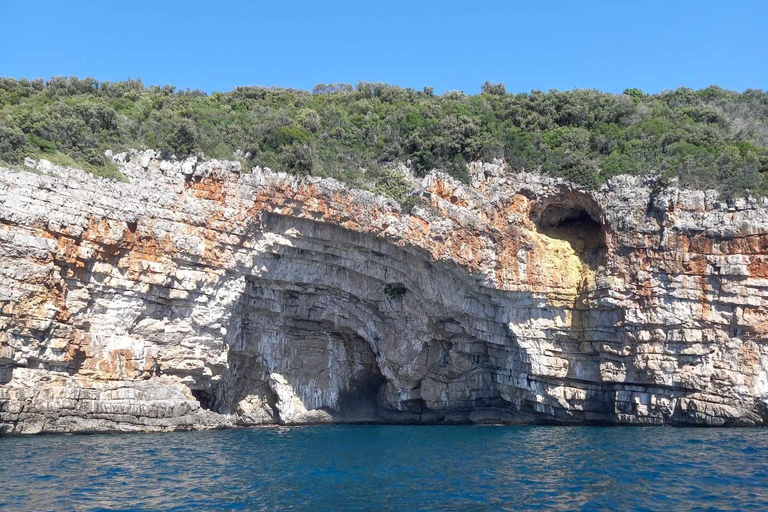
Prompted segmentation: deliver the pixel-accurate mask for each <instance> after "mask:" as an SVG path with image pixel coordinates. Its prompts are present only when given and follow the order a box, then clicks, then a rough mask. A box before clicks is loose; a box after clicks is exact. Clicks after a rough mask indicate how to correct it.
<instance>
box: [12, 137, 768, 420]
mask: <svg viewBox="0 0 768 512" xmlns="http://www.w3.org/2000/svg"><path fill="white" fill-rule="evenodd" d="M114 159H115V161H116V162H117V163H118V164H119V165H120V166H121V169H122V172H123V174H124V175H125V176H126V177H127V178H128V181H129V182H128V183H119V182H115V181H107V180H100V179H96V178H94V177H92V176H90V175H88V174H87V173H85V172H83V171H79V170H74V169H68V168H61V167H56V166H52V165H50V164H49V163H47V162H45V161H41V162H38V163H36V164H35V165H36V166H35V167H34V168H31V169H25V170H11V169H4V168H0V275H1V278H0V431H1V432H5V433H36V432H74V431H118V430H119V431H130V430H140V431H148V430H177V429H191V428H219V427H226V426H234V425H258V424H269V423H282V424H299V423H315V422H334V421H337V422H357V421H391V422H426V423H436V422H442V423H453V422H459V423H464V422H475V423H489V422H491V423H499V422H501V423H518V422H558V423H573V422H575V423H580V422H598V423H636V424H700V425H758V424H764V423H765V422H766V419H768V342H767V338H768V308H766V306H767V303H768V204H766V203H765V202H759V201H755V200H738V201H735V202H733V201H732V202H724V201H720V200H718V198H717V196H716V194H714V193H712V192H696V191H680V190H677V189H665V190H655V189H654V184H653V182H652V181H647V180H646V181H643V180H641V179H639V178H629V177H618V178H615V179H613V180H612V181H610V182H609V183H608V184H607V185H606V186H604V187H603V188H602V189H600V190H599V191H597V192H587V191H585V190H582V189H580V188H578V187H575V186H573V185H570V184H568V183H565V182H562V181H557V180H553V179H549V178H543V177H541V176H537V175H507V174H506V173H505V172H504V169H503V167H502V166H501V165H495V164H481V163H476V164H473V165H472V166H471V169H470V170H471V175H472V178H473V181H472V184H471V185H470V186H466V185H462V184H460V183H458V182H455V181H453V180H452V179H451V178H449V177H447V176H444V175H442V174H439V173H433V174H431V175H429V176H427V177H426V178H424V179H423V180H422V181H421V182H420V183H415V184H414V186H415V187H416V189H417V190H418V193H419V194H420V197H421V199H422V201H421V203H420V204H419V205H418V206H416V207H415V208H414V209H413V211H412V212H411V213H410V214H407V213H404V212H403V211H401V208H400V206H399V205H398V204H397V203H395V202H394V201H392V200H390V199H386V198H383V197H381V196H377V195H374V194H371V193H369V192H363V191H358V190H348V189H346V188H345V187H344V186H342V185H341V184H339V183H337V182H335V181H333V180H321V179H317V178H308V179H303V180H302V179H297V178H295V177H291V176H288V175H285V174H281V173H274V172H272V171H270V170H268V169H263V170H262V169H259V168H255V169H254V170H253V171H252V172H249V173H244V172H241V170H240V166H239V164H238V163H236V162H219V161H208V162H204V163H199V162H197V160H196V159H195V158H189V159H186V160H183V161H176V160H164V159H162V158H160V155H159V154H156V153H155V152H152V151H148V152H143V153H140V152H130V153H123V154H119V155H115V156H114Z"/></svg>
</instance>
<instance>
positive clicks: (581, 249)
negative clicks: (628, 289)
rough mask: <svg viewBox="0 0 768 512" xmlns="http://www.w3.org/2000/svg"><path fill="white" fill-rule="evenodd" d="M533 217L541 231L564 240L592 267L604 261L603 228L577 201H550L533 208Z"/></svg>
mask: <svg viewBox="0 0 768 512" xmlns="http://www.w3.org/2000/svg"><path fill="white" fill-rule="evenodd" d="M532 220H533V221H534V223H535V224H536V226H537V228H538V230H539V232H540V233H542V234H544V235H546V236H548V237H551V238H557V239H559V240H565V241H567V242H568V243H570V244H571V247H573V249H574V250H575V251H576V253H577V254H578V255H579V256H580V257H581V259H582V261H584V263H586V264H587V265H589V267H590V268H592V269H593V270H594V269H596V268H597V267H598V266H600V265H602V264H604V263H605V255H606V250H607V249H606V244H605V230H604V229H603V226H602V224H601V223H600V222H598V221H597V220H595V218H594V217H593V215H592V214H590V212H589V211H587V209H586V208H585V207H583V206H581V205H579V204H568V203H566V204H549V205H547V206H545V207H543V208H541V209H538V210H534V212H533V213H532Z"/></svg>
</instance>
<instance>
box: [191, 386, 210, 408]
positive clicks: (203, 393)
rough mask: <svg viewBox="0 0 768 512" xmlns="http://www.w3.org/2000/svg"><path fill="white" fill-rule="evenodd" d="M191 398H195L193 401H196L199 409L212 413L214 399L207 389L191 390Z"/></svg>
mask: <svg viewBox="0 0 768 512" xmlns="http://www.w3.org/2000/svg"><path fill="white" fill-rule="evenodd" d="M191 391H192V396H193V397H195V400H197V401H198V402H199V403H200V408H201V409H205V410H207V411H213V410H214V409H213V406H214V402H215V401H216V400H215V397H214V396H213V393H211V392H210V391H209V390H207V389H193V390H191Z"/></svg>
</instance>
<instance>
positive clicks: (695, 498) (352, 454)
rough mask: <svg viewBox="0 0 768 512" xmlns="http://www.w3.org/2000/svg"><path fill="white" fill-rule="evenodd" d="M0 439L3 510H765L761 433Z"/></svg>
mask: <svg viewBox="0 0 768 512" xmlns="http://www.w3.org/2000/svg"><path fill="white" fill-rule="evenodd" d="M0 445H2V446H0V453H2V457H0V489H2V492H0V510H59V511H96V510H126V511H130V510H143V511H151V510H299V511H300V510H360V509H363V510H437V509H439V510H461V511H462V512H466V511H472V510H555V511H558V510H583V511H586V510H659V511H665V512H666V511H677V510H680V511H683V510H685V511H688V510H702V511H703V510H768V430H766V429H719V430H715V429H672V428H640V427H638V428H601V427H504V428H492V427H470V426H456V427H416V426H411V427H408V426H370V425H368V426H353V425H347V426H317V427H301V428H298V427H296V428H261V429H254V430H233V431H216V432H189V433H176V434H142V435H96V436H43V437H23V438H0Z"/></svg>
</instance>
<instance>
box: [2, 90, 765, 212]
mask: <svg viewBox="0 0 768 512" xmlns="http://www.w3.org/2000/svg"><path fill="white" fill-rule="evenodd" d="M481 89H482V93H481V94H478V95H474V96H468V95H466V94H464V93H460V92H456V91H453V92H447V93H445V94H442V95H437V96H436V95H435V94H434V90H433V89H432V88H431V87H425V88H424V89H423V90H422V91H415V90H413V89H403V88H400V87H395V86H391V85H387V84H381V83H369V82H360V83H359V84H358V85H357V87H353V86H351V85H348V84H319V85H317V86H315V88H314V89H313V90H312V93H309V92H306V91H297V90H292V89H276V88H263V87H238V88H236V89H235V90H233V91H231V92H226V93H214V94H211V95H207V94H205V93H202V92H200V91H189V90H177V89H175V88H174V87H172V86H164V87H149V88H147V87H145V86H144V85H143V84H142V83H141V81H139V80H129V81H125V82H116V83H111V82H97V81H96V80H92V79H77V78H54V79H51V80H49V81H47V82H45V81H42V80H36V81H32V82H30V81H26V80H14V79H9V78H6V79H0V159H2V160H4V161H7V162H18V161H20V160H22V159H23V158H24V157H25V156H31V157H34V158H39V157H40V156H44V155H47V156H46V157H47V158H48V157H50V158H53V157H54V156H55V157H56V158H60V157H67V158H70V159H74V161H76V162H77V163H78V165H81V166H83V167H87V168H89V169H92V170H93V171H94V172H95V173H107V174H108V173H111V172H113V170H114V169H112V168H111V167H110V164H109V162H107V161H106V159H105V158H104V157H103V156H102V155H103V152H104V150H106V149H113V150H115V149H125V148H130V147H134V148H139V149H141V148H159V149H164V150H167V151H170V152H172V153H175V154H176V155H177V156H179V157H183V156H186V155H188V154H190V153H194V152H199V151H202V152H204V153H205V154H207V155H211V156H216V157H220V158H233V157H234V156H235V155H234V151H235V150H240V151H242V154H243V155H244V154H250V156H249V163H252V164H253V165H262V166H269V167H273V168H277V169H281V170H285V171H289V172H294V173H298V174H311V173H315V174H322V175H324V176H331V177H336V178H338V179H341V180H343V181H345V182H347V183H349V184H352V185H359V186H365V187H368V188H375V187H377V183H378V184H379V185H380V186H379V190H381V191H383V193H386V194H389V195H393V196H397V197H398V198H399V199H398V200H401V202H402V201H405V200H407V199H408V196H407V195H406V196H405V198H402V197H401V192H402V190H401V189H400V188H399V185H398V184H397V183H396V182H392V178H391V177H390V176H388V175H387V174H386V173H380V172H374V170H375V169H380V168H382V167H387V166H388V164H390V163H398V162H407V161H410V162H411V164H412V166H413V170H414V172H415V174H416V175H418V176H423V175H425V174H426V173H428V172H430V171H431V170H432V169H435V168H437V169H441V170H443V171H444V172H446V173H448V174H450V175H452V176H454V177H456V178H457V179H460V180H462V181H468V180H469V175H468V173H467V162H470V161H472V160H475V159H486V160H488V159H492V158H504V159H505V160H506V161H507V162H508V164H509V166H510V168H511V169H513V170H515V171H536V170H541V171H542V172H545V173H549V174H552V175H556V176H563V177H566V178H568V179H572V180H575V181H577V182H578V183H581V184H582V185H586V186H589V187H597V186H599V185H600V184H601V183H603V182H604V181H605V180H606V179H608V178H610V177H611V176H615V175H616V174H621V173H630V174H636V175H645V174H660V175H663V176H665V177H666V178H667V179H668V180H672V179H673V178H679V180H680V182H681V183H683V184H685V185H686V186H693V187H710V186H716V187H719V188H720V189H721V190H722V191H723V192H724V193H725V194H729V195H734V194H735V195H738V194H745V193H751V194H764V193H765V192H766V191H767V190H768V189H767V188H766V187H768V184H767V183H766V181H768V180H766V179H765V176H766V173H768V94H767V93H765V92H763V91H759V90H747V91H745V92H744V93H736V92H731V91H726V90H723V89H721V88H718V87H709V88H707V89H703V90H701V91H694V90H691V89H685V88H681V89H677V90H674V91H665V92H663V93H661V94H654V95H651V94H645V93H643V92H642V91H640V90H639V89H626V90H625V91H624V93H623V94H605V93H601V92H599V91H594V90H573V91H550V92H542V91H531V92H530V93H523V94H508V93H507V92H506V89H505V87H504V85H503V84H499V83H495V84H494V83H491V82H486V83H484V84H483V85H482V87H481ZM361 169H367V170H368V171H369V172H363V171H361ZM377 180H381V181H380V183H379V181H377Z"/></svg>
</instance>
